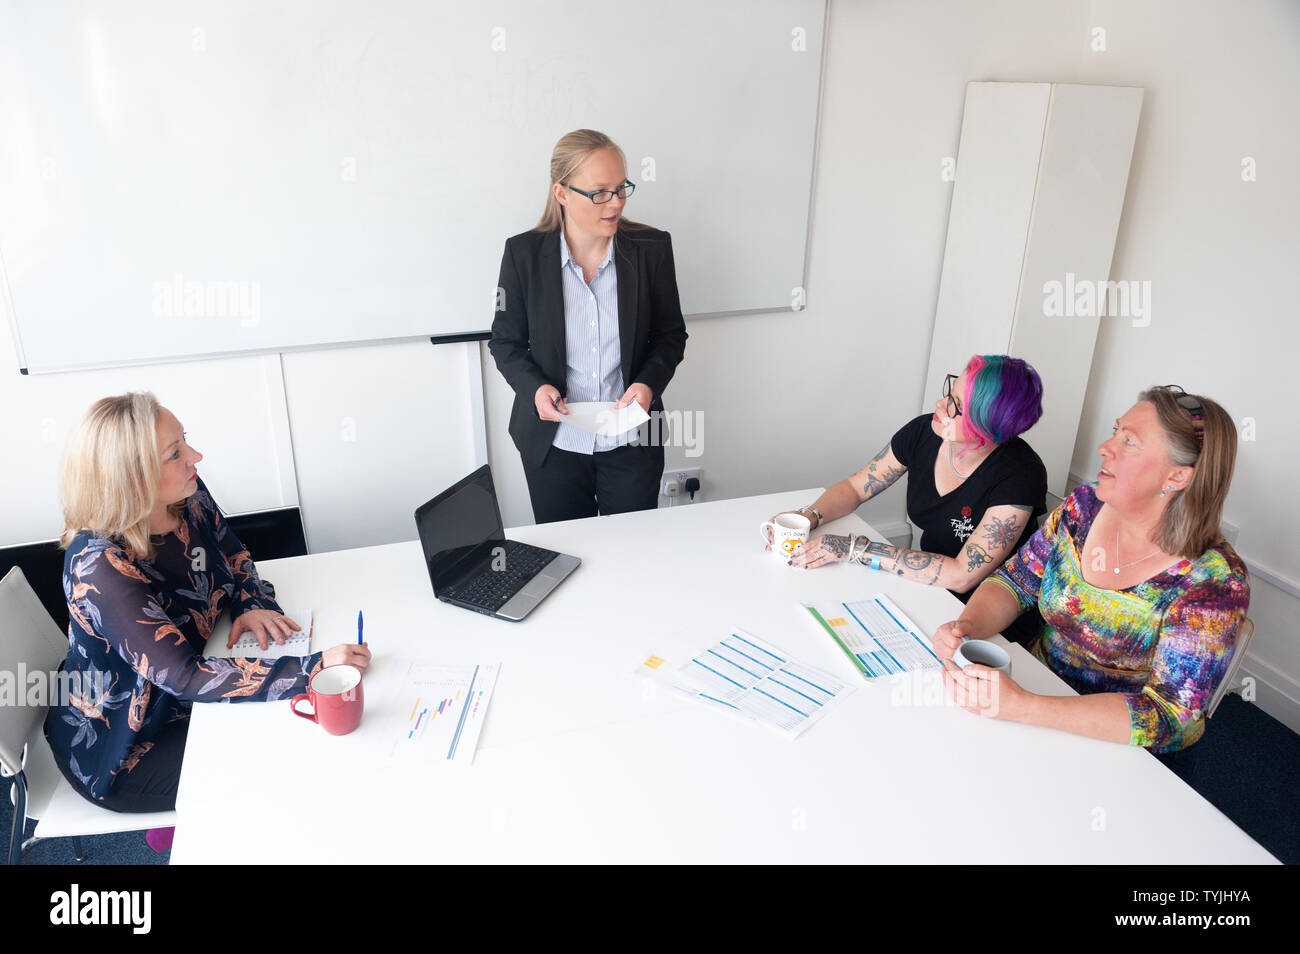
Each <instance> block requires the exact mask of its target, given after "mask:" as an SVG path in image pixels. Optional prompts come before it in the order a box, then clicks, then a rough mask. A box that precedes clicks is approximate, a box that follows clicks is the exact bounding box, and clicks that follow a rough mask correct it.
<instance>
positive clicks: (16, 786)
mask: <svg viewBox="0 0 1300 954" xmlns="http://www.w3.org/2000/svg"><path fill="white" fill-rule="evenodd" d="M67 651H68V638H67V636H66V635H65V634H64V633H62V632H60V631H59V627H58V625H57V624H56V623H55V622H54V620H52V619H50V614H49V613H47V612H46V611H45V608H44V607H43V606H42V605H41V601H40V600H39V599H38V598H37V596H36V593H35V592H34V591H33V590H32V588H31V586H30V585H29V584H28V583H27V578H26V577H24V576H23V572H22V570H21V569H20V568H18V567H14V568H12V569H11V570H10V571H9V572H8V573H7V574H6V575H5V577H4V579H3V580H0V672H5V673H9V674H15V675H16V674H17V673H19V672H20V671H22V670H23V669H25V670H26V672H27V673H36V672H41V673H47V674H53V673H54V672H56V671H57V670H58V668H59V664H60V663H61V662H62V661H63V659H64V657H65V656H66V655H67ZM56 685H57V681H56V680H54V679H53V678H51V679H50V681H48V682H47V683H46V692H45V693H44V695H43V698H41V699H40V700H39V701H36V702H34V704H32V705H28V704H27V702H28V701H29V700H28V699H26V698H25V690H26V686H25V685H22V684H19V681H18V680H17V679H15V687H14V688H15V693H16V696H17V698H15V700H14V701H15V704H14V705H0V775H2V776H5V777H12V778H13V780H14V781H13V787H12V790H11V794H10V797H11V799H12V801H13V803H14V821H13V829H12V831H11V832H10V834H9V853H8V863H9V864H11V865H12V864H17V863H18V862H19V861H21V859H22V852H23V850H24V849H25V848H26V847H27V846H28V845H29V844H31V843H33V842H35V841H38V840H41V839H45V838H54V837H68V838H71V839H72V844H73V851H74V853H75V855H76V858H77V860H78V861H81V860H82V859H83V858H84V857H85V853H84V852H83V851H82V847H81V840H80V836H82V835H102V834H108V833H110V832H119V831H138V830H141V829H147V828H167V827H169V826H173V825H175V824H176V813H175V812H153V813H138V814H134V813H133V814H126V813H121V812H113V811H109V810H108V809H107V808H100V807H99V806H97V805H95V804H93V803H92V802H90V801H88V800H87V799H85V798H82V797H81V796H80V795H79V794H77V793H76V792H75V791H73V789H72V786H71V785H69V784H68V782H67V779H65V778H64V777H63V774H62V773H61V772H60V771H59V769H58V766H57V765H55V764H54V755H53V754H52V753H51V752H50V746H49V743H47V742H46V741H45V732H44V728H43V727H44V724H45V715H46V713H47V712H48V711H49V708H50V702H51V698H50V694H51V693H52V692H53V690H54V687H55V686H56ZM28 818H35V819H37V820H38V824H37V827H36V832H35V834H34V835H33V837H32V839H31V840H30V841H28V842H26V843H24V842H23V833H24V832H25V830H26V825H27V819H28Z"/></svg>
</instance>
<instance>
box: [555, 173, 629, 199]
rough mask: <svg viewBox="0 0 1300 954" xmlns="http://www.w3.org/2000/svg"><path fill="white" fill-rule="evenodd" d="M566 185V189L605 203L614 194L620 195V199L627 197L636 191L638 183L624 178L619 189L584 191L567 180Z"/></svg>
mask: <svg viewBox="0 0 1300 954" xmlns="http://www.w3.org/2000/svg"><path fill="white" fill-rule="evenodd" d="M564 187H565V188H566V189H573V191H574V192H576V193H578V195H585V196H586V197H587V198H588V199H590V200H591V201H592V202H594V203H595V204H596V205H604V204H605V203H606V202H608V201H609V200H610V199H612V198H614V196H618V197H619V198H620V199H626V198H627V197H628V196H630V195H631V194H632V193H633V192H635V191H636V183H635V182H633V181H632V180H631V179H626V180H624V182H623V184H622V185H621V186H619V187H618V188H617V189H597V190H596V191H595V192H583V191H582V190H581V189H575V188H574V187H573V186H571V185H569V184H568V183H567V182H566V183H565V184H564Z"/></svg>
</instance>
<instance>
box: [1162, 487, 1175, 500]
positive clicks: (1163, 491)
mask: <svg viewBox="0 0 1300 954" xmlns="http://www.w3.org/2000/svg"><path fill="white" fill-rule="evenodd" d="M1173 489H1174V488H1172V487H1168V486H1166V487H1165V490H1173ZM1165 490H1162V491H1160V496H1161V497H1163V496H1164V495H1165Z"/></svg>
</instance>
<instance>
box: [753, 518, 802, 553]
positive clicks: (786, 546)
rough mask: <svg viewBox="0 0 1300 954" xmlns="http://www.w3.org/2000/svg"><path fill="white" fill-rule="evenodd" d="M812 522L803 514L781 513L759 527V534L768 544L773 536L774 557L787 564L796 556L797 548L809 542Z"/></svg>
mask: <svg viewBox="0 0 1300 954" xmlns="http://www.w3.org/2000/svg"><path fill="white" fill-rule="evenodd" d="M811 529H812V521H811V520H809V519H808V518H807V517H805V516H804V515H803V514H801V513H781V514H777V515H776V516H775V517H773V518H772V519H771V520H767V521H765V522H763V523H762V524H760V525H759V527H758V534H759V536H761V537H762V538H763V542H764V543H767V542H768V541H767V535H768V533H769V532H771V534H772V556H774V557H776V558H777V559H778V560H780V561H782V562H785V561H787V560H789V559H790V557H792V556H794V551H795V548H796V547H799V546H801V545H802V544H805V543H807V542H808V531H809V530H811Z"/></svg>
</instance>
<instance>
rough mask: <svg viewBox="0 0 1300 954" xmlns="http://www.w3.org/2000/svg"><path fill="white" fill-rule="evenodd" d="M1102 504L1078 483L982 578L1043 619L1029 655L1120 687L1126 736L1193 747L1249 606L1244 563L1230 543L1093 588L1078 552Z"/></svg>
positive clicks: (1068, 675)
mask: <svg viewBox="0 0 1300 954" xmlns="http://www.w3.org/2000/svg"><path fill="white" fill-rule="evenodd" d="M1101 507H1102V503H1101V501H1100V500H1098V499H1097V495H1096V492H1095V490H1094V488H1093V487H1092V486H1091V485H1084V486H1082V487H1079V488H1078V489H1077V490H1075V491H1074V493H1072V494H1071V495H1070V496H1069V497H1068V498H1067V499H1066V500H1065V502H1064V503H1063V504H1061V506H1060V507H1058V508H1057V509H1056V510H1055V511H1053V512H1052V513H1051V515H1049V516H1048V518H1047V520H1046V522H1045V523H1044V524H1043V526H1042V529H1040V530H1039V531H1038V532H1037V533H1036V534H1034V536H1033V537H1032V538H1031V539H1030V540H1029V542H1028V543H1026V544H1025V545H1024V546H1023V547H1021V548H1020V550H1019V551H1018V552H1017V553H1016V554H1015V556H1013V557H1012V558H1011V559H1010V560H1008V561H1007V563H1006V565H1005V566H1003V567H1002V568H1001V569H999V570H997V571H996V572H995V573H994V574H993V575H992V576H991V577H989V580H990V581H991V582H992V583H994V584H996V585H1001V586H1004V587H1006V588H1007V589H1008V590H1010V591H1011V593H1012V594H1013V595H1014V596H1015V597H1016V600H1017V601H1018V602H1019V603H1020V606H1021V609H1028V608H1029V607H1031V606H1033V605H1035V604H1037V605H1038V608H1039V610H1040V611H1041V613H1042V615H1043V619H1044V621H1045V623H1046V625H1045V626H1044V627H1043V631H1042V635H1041V636H1040V637H1039V639H1038V641H1037V642H1036V643H1035V644H1034V647H1033V653H1034V655H1035V656H1036V657H1038V659H1040V660H1042V661H1043V662H1044V663H1046V664H1047V665H1048V666H1049V667H1050V668H1051V669H1052V671H1053V672H1055V673H1056V674H1057V675H1058V676H1060V677H1061V678H1062V679H1064V680H1065V681H1066V682H1067V683H1069V684H1070V686H1071V687H1072V688H1074V689H1075V690H1076V691H1077V692H1118V693H1122V694H1123V695H1124V698H1125V701H1126V702H1127V703H1128V709H1129V721H1130V724H1131V729H1132V735H1131V737H1130V742H1131V743H1132V744H1133V745H1141V746H1146V747H1148V748H1150V749H1151V750H1152V751H1154V752H1172V751H1175V750H1177V749H1181V748H1184V747H1186V746H1189V745H1191V744H1192V743H1193V742H1196V741H1197V740H1198V739H1200V737H1201V735H1202V734H1203V733H1204V731H1205V707H1206V706H1207V705H1208V704H1209V701H1210V697H1211V696H1212V695H1213V694H1214V690H1215V688H1216V687H1217V686H1218V685H1219V683H1220V682H1221V681H1222V680H1223V677H1224V675H1225V674H1226V673H1227V669H1228V664H1229V662H1230V661H1231V659H1232V650H1233V646H1234V645H1235V644H1236V640H1237V630H1238V627H1239V626H1240V625H1241V622H1242V620H1244V619H1245V618H1246V609H1247V607H1248V606H1249V604H1250V582H1249V577H1248V575H1247V572H1246V565H1245V564H1244V563H1242V561H1241V558H1240V557H1238V556H1237V553H1236V551H1235V550H1233V549H1232V547H1231V546H1230V545H1229V544H1227V543H1223V542H1221V543H1219V544H1217V545H1216V546H1213V547H1211V548H1210V549H1208V550H1206V551H1205V552H1204V553H1202V554H1201V555H1200V556H1199V557H1198V558H1197V559H1195V560H1182V561H1180V562H1179V563H1176V564H1174V565H1173V566H1171V567H1169V568H1168V569H1166V570H1164V571H1162V572H1160V573H1157V574H1156V575H1155V576H1153V577H1151V578H1149V579H1147V580H1143V581H1142V582H1141V583H1139V584H1137V585H1136V586H1131V587H1128V588H1126V589H1122V590H1105V589H1101V588H1099V587H1095V586H1093V585H1091V584H1090V583H1088V582H1087V581H1086V580H1085V579H1084V578H1083V571H1082V568H1081V563H1082V558H1081V551H1082V549H1083V546H1084V541H1085V540H1087V537H1088V530H1089V528H1091V527H1092V522H1093V520H1094V519H1095V518H1096V516H1097V514H1098V512H1100V510H1101Z"/></svg>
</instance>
